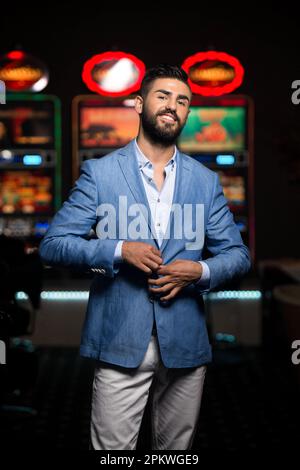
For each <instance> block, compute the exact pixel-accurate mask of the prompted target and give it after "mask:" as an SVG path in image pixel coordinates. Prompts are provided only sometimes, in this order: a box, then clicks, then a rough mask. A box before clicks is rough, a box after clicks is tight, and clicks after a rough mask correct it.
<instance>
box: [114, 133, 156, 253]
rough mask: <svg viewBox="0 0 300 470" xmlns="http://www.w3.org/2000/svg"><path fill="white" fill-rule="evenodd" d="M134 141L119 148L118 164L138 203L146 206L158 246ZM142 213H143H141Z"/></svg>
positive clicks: (150, 227)
mask: <svg viewBox="0 0 300 470" xmlns="http://www.w3.org/2000/svg"><path fill="white" fill-rule="evenodd" d="M134 145H135V144H134V141H133V140H132V141H131V142H130V143H129V144H128V145H126V147H123V148H122V149H120V150H119V156H118V160H119V165H120V167H121V170H122V172H123V174H124V177H125V179H126V182H127V184H128V187H129V189H130V191H131V193H132V195H133V197H134V198H135V200H136V202H137V203H138V204H141V205H143V206H144V207H146V208H147V217H145V219H146V222H147V224H148V227H149V229H150V233H151V235H152V238H153V239H154V241H155V243H156V245H157V247H158V248H159V245H158V242H157V237H156V233H155V228H154V222H153V219H152V217H151V210H150V206H149V203H148V199H147V195H146V191H145V188H144V185H143V181H142V178H141V175H140V170H139V167H138V162H137V159H136V156H135V149H134ZM143 215H144V214H143Z"/></svg>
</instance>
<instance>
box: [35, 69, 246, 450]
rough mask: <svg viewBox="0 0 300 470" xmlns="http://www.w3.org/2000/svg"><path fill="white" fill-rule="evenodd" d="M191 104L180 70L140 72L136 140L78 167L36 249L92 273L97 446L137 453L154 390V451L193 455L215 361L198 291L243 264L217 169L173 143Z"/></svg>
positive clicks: (90, 342)
mask: <svg viewBox="0 0 300 470" xmlns="http://www.w3.org/2000/svg"><path fill="white" fill-rule="evenodd" d="M191 98H192V93H191V90H190V87H189V85H188V81H187V75H186V73H185V72H184V71H183V70H181V69H180V68H178V67H174V66H169V65H161V66H157V67H155V68H153V69H150V70H149V71H147V73H146V75H145V77H144V79H143V82H142V85H141V90H140V94H139V95H138V96H137V97H136V100H135V109H136V111H137V113H138V114H139V117H140V127H139V132H138V136H137V138H136V139H135V140H133V141H131V142H130V143H129V144H128V145H127V146H126V147H124V148H121V149H119V150H117V151H115V152H112V153H111V154H110V155H106V156H105V157H103V158H101V159H93V160H89V161H86V162H85V163H84V164H83V165H82V173H81V176H80V178H79V179H78V180H77V182H76V184H75V187H74V188H73V190H72V192H71V194H70V196H69V199H68V200H67V201H66V202H65V203H64V205H63V207H62V208H61V209H60V211H59V212H58V213H57V214H56V216H55V218H54V220H53V222H52V225H51V227H50V228H49V231H48V232H47V234H46V236H45V238H44V240H43V241H42V244H41V246H40V253H41V256H42V258H43V259H44V261H45V262H46V263H48V264H62V265H67V266H79V267H82V268H84V269H86V268H89V269H91V270H92V271H94V272H96V273H97V275H96V276H95V278H94V279H93V282H92V284H91V289H90V297H89V302H88V308H87V315H86V319H85V323H84V326H83V332H82V341H81V347H80V351H81V354H82V355H83V356H87V357H92V358H95V359H96V360H97V362H96V368H95V375H94V384H93V397H92V416H91V445H92V448H93V449H104V450H113V449H119V450H120V449H135V448H136V443H137V438H138V433H139V429H140V424H141V420H142V416H143V412H144V409H145V406H146V403H147V400H148V396H149V392H150V391H151V397H152V435H153V445H152V446H153V449H169V450H170V449H190V448H191V446H192V443H193V438H194V434H195V430H196V425H197V420H198V415H199V411H200V403H201V397H202V389H203V382H204V377H205V372H206V364H207V363H209V362H210V361H211V347H210V345H209V340H208V335H207V330H206V325H205V315H204V307H203V300H202V294H203V293H206V292H208V291H209V290H210V289H213V288H215V287H216V286H218V285H221V284H223V283H224V282H226V281H229V280H231V279H233V278H236V277H237V276H241V275H244V274H245V273H246V272H247V271H248V269H249V265H250V262H249V253H248V250H247V248H246V247H245V245H244V244H243V242H242V239H241V236H240V233H239V231H238V229H237V227H236V225H235V223H234V221H233V217H232V214H231V213H230V211H229V209H228V206H227V203H226V200H225V198H224V195H223V192H222V189H221V187H220V184H219V182H218V177H217V174H216V173H214V172H212V171H211V170H209V169H207V168H205V167H204V166H203V165H201V164H200V163H199V162H197V161H196V160H194V159H193V158H191V157H189V156H187V155H184V154H182V153H180V152H179V151H178V150H177V148H176V146H175V142H176V138H177V137H178V136H179V134H180V132H181V130H182V128H183V127H184V125H185V123H186V120H187V117H188V114H189V105H190V102H191ZM112 222H115V223H112ZM91 228H94V229H96V233H97V235H98V238H93V239H91V238H90V239H89V237H88V234H89V232H90V230H91ZM105 229H107V230H105ZM204 246H205V247H206V248H207V249H208V250H209V253H210V254H211V257H210V258H207V259H206V260H205V261H202V253H203V248H204ZM150 387H151V390H150Z"/></svg>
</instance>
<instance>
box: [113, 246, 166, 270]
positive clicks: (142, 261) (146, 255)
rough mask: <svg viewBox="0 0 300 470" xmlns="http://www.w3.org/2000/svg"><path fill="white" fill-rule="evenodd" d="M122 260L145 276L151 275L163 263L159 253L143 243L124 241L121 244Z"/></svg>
mask: <svg viewBox="0 0 300 470" xmlns="http://www.w3.org/2000/svg"><path fill="white" fill-rule="evenodd" d="M122 258H123V260H124V261H126V262H127V263H129V264H132V265H133V266H135V267H136V268H138V269H141V270H142V271H144V272H145V273H147V274H152V272H153V271H156V270H157V269H158V267H159V266H160V265H161V264H162V262H163V260H162V257H161V252H160V251H159V250H158V249H157V248H155V247H154V246H153V245H150V244H149V243H144V242H129V241H125V242H124V243H123V244H122Z"/></svg>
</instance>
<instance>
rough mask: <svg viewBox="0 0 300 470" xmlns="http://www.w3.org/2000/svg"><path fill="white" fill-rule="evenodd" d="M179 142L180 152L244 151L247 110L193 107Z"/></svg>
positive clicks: (240, 108) (221, 107)
mask: <svg viewBox="0 0 300 470" xmlns="http://www.w3.org/2000/svg"><path fill="white" fill-rule="evenodd" d="M190 110H191V112H190V114H189V117H188V120H187V123H186V125H185V127H184V129H183V130H182V133H181V135H180V137H179V139H178V145H179V147H180V149H181V150H182V151H183V152H186V153H201V152H238V151H243V150H245V147H246V108H245V107H242V106H232V107H229V106H212V107H205V106H192V107H191V108H190Z"/></svg>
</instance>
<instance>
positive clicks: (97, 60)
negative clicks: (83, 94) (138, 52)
mask: <svg viewBox="0 0 300 470" xmlns="http://www.w3.org/2000/svg"><path fill="white" fill-rule="evenodd" d="M144 74H145V65H144V63H143V62H142V61H141V60H139V59H137V58H136V57H135V56H134V55H132V54H126V53H124V52H114V51H113V52H105V53H103V54H97V55H95V56H93V57H92V58H91V59H89V60H88V61H87V62H86V63H85V64H84V67H83V71H82V79H83V81H84V83H85V84H86V86H87V87H88V88H89V89H90V90H91V91H94V92H96V93H99V94H100V95H105V96H111V97H117V96H124V95H129V94H130V93H133V92H134V91H137V90H138V89H139V88H140V85H141V81H142V79H143V77H144Z"/></svg>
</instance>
